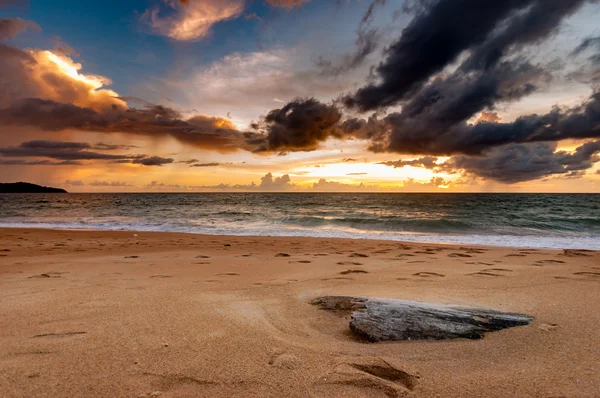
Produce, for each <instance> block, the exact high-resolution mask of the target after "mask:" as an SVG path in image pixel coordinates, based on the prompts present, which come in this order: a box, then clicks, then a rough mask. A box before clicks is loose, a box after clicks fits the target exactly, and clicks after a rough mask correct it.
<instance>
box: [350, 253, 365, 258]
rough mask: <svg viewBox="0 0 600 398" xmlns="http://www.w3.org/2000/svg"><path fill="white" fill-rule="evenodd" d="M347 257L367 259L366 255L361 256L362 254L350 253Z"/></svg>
mask: <svg viewBox="0 0 600 398" xmlns="http://www.w3.org/2000/svg"><path fill="white" fill-rule="evenodd" d="M348 257H362V258H364V257H369V255H368V254H363V253H352V254H351V255H349V256H348Z"/></svg>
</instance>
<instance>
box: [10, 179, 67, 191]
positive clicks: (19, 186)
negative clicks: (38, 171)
mask: <svg viewBox="0 0 600 398" xmlns="http://www.w3.org/2000/svg"><path fill="white" fill-rule="evenodd" d="M0 193H67V191H65V190H64V189H60V188H50V187H43V186H41V185H36V184H30V183H28V182H13V183H0Z"/></svg>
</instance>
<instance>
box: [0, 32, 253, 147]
mask: <svg viewBox="0 0 600 398" xmlns="http://www.w3.org/2000/svg"><path fill="white" fill-rule="evenodd" d="M81 68H82V66H81V64H79V63H76V62H74V61H73V60H72V59H71V58H69V57H68V56H66V55H57V54H54V53H53V52H51V51H44V50H36V49H34V50H21V49H18V48H15V47H12V46H8V45H4V44H0V87H2V88H3V89H2V90H0V123H2V124H3V125H12V126H32V127H36V128H39V129H41V130H49V131H61V130H80V131H94V132H104V133H128V134H139V135H145V136H150V137H167V136H170V137H173V138H175V139H177V140H179V141H180V142H183V143H186V144H189V145H193V146H196V147H202V148H206V149H213V150H217V151H221V152H231V151H236V150H238V149H240V148H247V145H246V144H245V141H246V137H245V136H244V135H243V134H242V133H241V132H239V131H237V129H236V128H235V126H234V125H233V124H232V123H231V121H229V120H228V119H225V118H219V117H211V116H204V115H194V116H191V117H188V118H184V117H183V115H182V114H181V113H179V112H177V111H175V110H174V109H172V108H169V107H164V106H161V105H154V104H150V103H148V102H145V101H143V100H138V99H135V98H131V97H120V96H119V95H118V94H117V93H116V92H114V91H112V90H107V89H105V88H103V87H104V86H105V85H107V84H110V80H109V79H108V78H105V77H102V76H92V75H85V74H83V73H81ZM128 102H141V104H142V107H141V108H129V107H128ZM99 150H100V149H99Z"/></svg>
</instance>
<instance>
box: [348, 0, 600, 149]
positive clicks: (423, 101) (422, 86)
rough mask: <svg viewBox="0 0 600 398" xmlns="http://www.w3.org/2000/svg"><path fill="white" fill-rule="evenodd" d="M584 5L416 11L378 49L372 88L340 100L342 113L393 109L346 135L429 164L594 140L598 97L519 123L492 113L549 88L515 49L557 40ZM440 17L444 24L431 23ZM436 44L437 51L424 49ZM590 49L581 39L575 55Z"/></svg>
mask: <svg viewBox="0 0 600 398" xmlns="http://www.w3.org/2000/svg"><path fill="white" fill-rule="evenodd" d="M585 2H586V1H585V0H550V1H545V0H544V1H542V0H525V1H504V2H498V1H494V2H489V4H488V3H487V2H486V4H485V5H484V4H483V2H479V1H473V0H453V1H451V0H440V1H437V2H432V3H429V5H428V6H423V7H424V8H423V10H422V11H421V12H419V13H417V16H416V17H415V18H414V19H413V20H412V22H411V23H410V24H409V26H408V27H407V28H406V29H405V30H404V31H403V33H402V36H401V37H400V39H399V40H398V41H397V42H396V43H394V44H393V45H392V46H391V47H390V48H389V49H388V50H387V57H386V59H385V60H384V61H383V62H382V63H381V64H380V66H379V67H378V68H377V71H378V75H379V78H380V82H379V83H373V84H370V85H367V86H365V87H363V88H361V89H359V90H358V91H357V92H356V93H355V94H354V95H351V96H347V97H345V98H344V102H345V104H346V105H348V106H350V107H353V108H357V109H359V110H361V111H366V110H371V109H378V110H381V109H382V108H385V107H387V106H391V105H401V106H402V108H401V111H399V112H393V113H390V114H388V115H387V116H385V117H383V118H381V119H377V118H374V117H373V116H371V117H370V118H369V119H368V120H360V119H349V120H347V121H345V122H344V128H345V130H354V131H356V133H355V134H357V135H360V136H361V137H362V138H367V139H369V140H370V141H371V145H370V147H369V149H370V150H372V151H374V152H385V151H388V152H397V153H406V154H427V155H438V156H440V155H452V154H466V155H481V154H482V153H483V152H485V151H487V150H489V149H491V148H493V147H498V146H502V145H506V144H510V143H524V142H542V141H559V140H562V139H568V138H594V137H598V136H600V132H599V130H598V128H597V123H598V120H599V114H600V112H599V110H598V107H599V106H600V105H599V103H600V102H599V101H598V98H599V97H598V94H593V95H592V96H591V97H590V99H589V100H588V101H587V102H586V103H585V104H583V105H582V106H578V107H573V108H571V109H560V108H555V109H553V110H552V111H551V112H549V113H548V114H546V115H528V116H522V117H520V118H518V119H517V120H516V121H514V122H511V123H502V119H501V118H500V117H499V115H498V114H497V112H495V109H496V108H497V107H499V106H505V105H507V104H511V103H514V102H517V101H519V100H521V99H523V98H524V97H526V96H528V95H530V94H532V93H534V92H536V91H538V90H540V88H544V87H546V86H548V84H549V83H550V81H551V80H552V78H553V75H552V67H550V66H548V65H543V64H540V63H535V64H534V63H532V62H531V60H530V59H528V57H527V54H526V52H524V51H525V49H526V48H527V46H531V45H534V44H539V43H541V42H542V41H543V40H546V39H547V38H548V37H549V36H551V35H553V34H554V33H556V32H557V30H558V29H559V27H560V26H561V22H562V21H563V20H564V18H566V17H567V16H570V15H572V14H573V13H574V12H575V11H576V10H577V9H579V8H580V7H581V5H582V4H584V3H585ZM443 12H448V13H449V14H445V13H443ZM449 16H452V17H451V18H450V19H448V18H449ZM440 18H441V19H443V20H444V21H440V23H439V24H436V23H432V22H433V21H439V19H440ZM471 18H474V19H477V20H471ZM460 21H462V22H465V23H466V22H467V21H469V23H467V24H466V25H462V22H460ZM457 23H458V25H460V26H458V27H456V26H457V25H456V24H457ZM455 27H456V29H455ZM442 43H445V44H444V45H443V46H441V47H440V50H439V51H434V52H432V53H431V52H428V51H427V49H428V48H429V46H433V47H435V46H439V45H441V44H442ZM593 43H594V41H593V39H592V40H590V41H584V42H583V43H582V45H581V46H579V48H580V49H579V50H577V52H581V51H584V50H585V49H586V48H588V47H590V46H593ZM433 47H432V48H433ZM460 54H462V55H463V56H462V57H460V62H458V63H456V61H457V60H458V56H459V55H460ZM375 116H377V115H375ZM475 118H477V119H476V123H475V124H473V123H472V122H471V121H472V120H474V119H475Z"/></svg>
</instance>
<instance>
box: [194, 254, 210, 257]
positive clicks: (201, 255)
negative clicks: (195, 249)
mask: <svg viewBox="0 0 600 398" xmlns="http://www.w3.org/2000/svg"><path fill="white" fill-rule="evenodd" d="M196 258H210V256H205V255H203V254H200V255H198V256H196Z"/></svg>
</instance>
